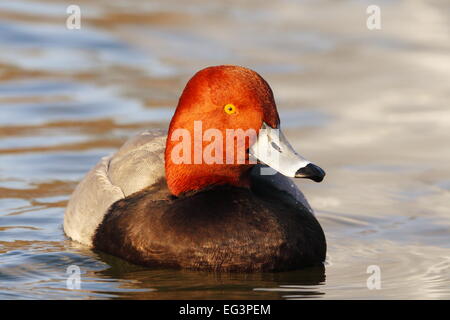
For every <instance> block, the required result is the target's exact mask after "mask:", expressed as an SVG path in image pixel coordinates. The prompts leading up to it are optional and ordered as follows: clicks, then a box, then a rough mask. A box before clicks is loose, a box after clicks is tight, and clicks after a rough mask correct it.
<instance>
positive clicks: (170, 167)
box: [166, 157, 252, 196]
mask: <svg viewBox="0 0 450 320" xmlns="http://www.w3.org/2000/svg"><path fill="white" fill-rule="evenodd" d="M251 167H252V166H251V165H225V164H222V165H207V164H174V163H173V162H172V161H171V160H170V159H167V157H166V180H167V186H168V187H169V190H170V192H171V193H172V194H173V195H175V196H177V195H180V194H182V193H186V192H190V191H196V190H201V189H204V188H207V187H210V186H214V185H232V186H236V187H250V169H251Z"/></svg>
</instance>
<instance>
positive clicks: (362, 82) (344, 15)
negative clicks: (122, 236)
mask: <svg viewBox="0 0 450 320" xmlns="http://www.w3.org/2000/svg"><path fill="white" fill-rule="evenodd" d="M71 4H76V5H78V6H79V7H80V9H81V29H79V30H76V29H75V30H70V29H67V28H66V20H67V18H68V17H69V14H67V13H66V9H67V7H68V6H69V5H71ZM371 4H375V5H378V6H379V7H380V9H381V30H369V29H368V28H367V26H366V20H367V18H368V17H369V15H368V14H367V13H366V9H367V7H368V6H369V5H371ZM449 12H450V2H449V1H447V0H428V1H425V0H413V1H411V0H408V1H407V0H403V1H402V0H391V1H389V0H383V1H382V0H375V1H363V0H359V1H358V0H352V1H351V0H341V1H335V0H329V1H325V0H315V1H312V0H310V1H308V0H303V1H302V0H281V1H272V2H267V1H256V0H249V1H229V0H228V1H219V0H217V1H206V0H203V1H202V0H187V1H173V0H152V1H142V0H115V1H111V0H98V1H95V3H94V2H93V1H87V0H76V1H70V2H69V1H63V0H40V1H32V0H27V1H25V0H14V1H1V2H0V45H1V47H0V298H3V299H28V298H30V299H53V298H58V299H65V298H69V299H83V298H93V299H110V298H115V299H117V298H134V299H172V298H177V299H182V298H190V299H203V298H205V299H206V298H209V299H221V298H223V299H239V298H250V299H295V298H321V299H322V298H324V299H327V298H332V299H337V298H343V299H348V298H353V299H359V298H369V299H372V298H373V299H392V298H413V299H415V298H422V299H439V298H446V299H449V298H450V209H449V203H450V165H449V163H450V145H449V138H450V105H449V101H450V15H449ZM218 64H237V65H242V66H246V67H249V68H252V69H254V70H255V71H257V72H258V73H260V74H261V75H262V76H263V77H264V78H265V79H266V80H267V81H268V82H269V84H270V85H271V86H272V89H273V91H274V94H275V99H276V101H277V105H278V109H279V112H280V116H281V122H282V126H283V128H284V131H285V134H286V135H287V137H288V139H289V140H290V141H291V143H292V144H293V146H294V148H295V149H296V150H298V151H299V152H300V153H301V154H302V155H304V156H305V157H307V158H308V159H310V160H311V161H313V162H314V163H316V164H318V165H320V166H321V167H322V168H324V169H325V170H326V172H327V177H326V179H325V181H324V182H322V183H321V184H315V183H313V182H309V181H305V180H301V181H298V180H297V181H296V183H297V184H298V186H299V187H300V188H301V190H302V191H303V192H304V193H305V195H306V197H307V198H308V199H309V201H310V203H311V205H312V207H313V208H314V209H315V210H316V216H317V218H318V219H319V221H320V223H321V224H322V227H323V228H324V231H325V234H326V236H327V240H328V247H329V248H328V256H327V261H326V264H325V267H324V268H323V269H322V268H314V269H305V270H299V271H294V272H283V273H264V274H213V273H202V272H191V271H173V270H145V269H143V268H140V267H136V266H131V265H129V264H127V263H124V262H123V261H121V260H119V259H116V258H113V257H111V256H106V255H102V254H98V253H95V252H92V251H90V250H89V249H86V248H84V247H82V246H78V245H77V244H76V243H73V242H71V241H69V240H68V239H67V238H66V237H65V236H64V233H63V231H62V221H63V214H64V208H65V206H66V203H67V200H68V197H69V195H70V193H71V192H72V190H73V189H74V187H75V186H76V184H77V182H78V181H79V180H80V179H81V178H82V177H83V175H84V174H85V173H86V172H87V171H88V170H89V169H90V168H91V167H92V166H93V165H94V164H95V163H96V162H97V161H98V160H99V158H100V157H102V156H104V155H107V154H109V153H111V152H114V150H115V149H116V148H117V147H119V146H120V145H121V144H122V143H123V142H124V141H125V140H126V139H127V138H129V137H130V136H132V135H134V134H135V133H137V132H139V131H142V130H145V129H149V128H155V127H157V128H165V127H167V125H168V121H169V120H170V118H171V116H172V114H173V111H174V107H175V106H176V103H177V100H178V97H179V94H180V93H181V90H182V89H183V87H184V85H185V83H186V82H187V80H188V79H189V78H190V77H191V76H192V75H193V74H194V73H195V72H196V71H198V70H199V69H201V68H203V67H206V66H210V65H218ZM70 265H76V266H79V267H80V270H81V273H82V275H81V289H80V290H68V289H67V287H66V279H67V277H68V275H67V274H66V270H67V267H68V266H70ZM371 265H375V266H378V267H379V268H380V270H381V289H380V290H369V289H368V287H367V285H366V282H367V279H368V278H369V276H370V275H371V274H370V273H367V268H368V267H369V266H371Z"/></svg>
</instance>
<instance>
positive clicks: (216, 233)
mask: <svg viewBox="0 0 450 320" xmlns="http://www.w3.org/2000/svg"><path fill="white" fill-rule="evenodd" d="M279 129H280V119H279V116H278V111H277V108H276V105H275V101H274V97H273V93H272V90H271V88H270V87H269V85H268V84H267V82H266V81H265V80H264V79H263V78H262V77H261V76H260V75H258V74H257V73H256V72H254V71H252V70H249V69H246V68H243V67H238V66H215V67H208V68H205V69H203V70H201V71H199V72H197V73H196V74H195V75H194V76H193V77H192V78H191V79H190V80H189V82H188V83H187V85H186V88H185V89H184V91H183V93H182V95H181V97H180V99H179V102H178V106H177V108H176V110H175V114H174V115H173V118H172V120H171V122H170V126H169V130H168V133H166V132H164V131H162V130H148V131H145V132H143V133H141V134H139V135H137V136H135V137H133V138H131V139H130V140H129V141H127V142H126V143H125V144H124V145H123V146H122V147H121V148H120V149H119V150H118V151H117V152H116V153H115V154H114V155H112V156H108V157H104V158H102V159H101V161H100V162H99V163H98V164H97V165H96V166H95V167H94V168H93V169H92V170H91V171H90V172H89V173H88V174H87V175H86V176H85V177H84V179H83V180H82V181H81V182H80V183H79V185H78V186H77V187H76V189H75V191H74V192H73V194H72V196H71V198H70V200H69V203H68V206H67V209H66V212H65V216H64V231H65V233H66V234H67V236H69V237H70V238H71V239H73V240H76V241H78V242H80V243H82V244H85V245H88V246H90V247H92V248H94V249H96V250H100V251H103V252H106V253H109V254H111V255H114V256H118V257H121V258H123V259H125V260H127V261H130V262H132V263H135V264H140V265H145V266H148V267H175V268H188V269H197V270H211V271H241V272H252V271H281V270H292V269H297V268H301V267H306V266H313V265H320V264H322V262H323V261H324V260H325V254H326V241H325V235H324V233H323V230H322V228H321V226H320V224H319V223H318V221H317V220H316V218H315V217H314V214H313V211H312V209H311V208H310V206H309V204H308V203H307V201H306V199H305V198H304V196H303V194H302V193H301V192H300V190H299V189H298V188H297V187H296V185H295V184H294V183H293V181H292V180H291V179H290V178H288V177H293V178H309V179H312V180H314V181H317V182H320V181H322V179H323V177H324V176H325V172H324V171H323V170H322V169H320V168H319V167H318V166H316V165H314V164H312V163H310V162H309V161H307V160H305V159H304V158H302V157H301V156H300V155H299V154H297V153H296V152H295V151H294V150H293V148H292V147H291V145H290V144H289V142H288V141H287V140H286V138H285V136H284V135H283V133H282V132H281V131H280V130H279ZM230 132H231V133H236V132H238V133H237V134H235V135H234V136H233V135H231V138H230V139H228V138H229V136H230ZM242 132H244V135H242ZM252 132H254V135H252V134H251V133H252ZM239 133H241V134H239ZM230 142H231V143H230ZM234 142H236V143H235V144H234ZM229 145H231V147H230V146H229ZM239 148H240V149H239ZM241 149H242V150H244V152H240V151H241ZM256 160H258V161H257V162H256ZM275 170H276V171H275Z"/></svg>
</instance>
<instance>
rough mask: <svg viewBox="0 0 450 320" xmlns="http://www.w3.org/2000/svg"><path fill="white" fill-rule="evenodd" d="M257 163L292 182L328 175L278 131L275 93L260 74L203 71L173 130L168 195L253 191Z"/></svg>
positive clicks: (189, 85) (183, 101)
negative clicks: (223, 188)
mask: <svg viewBox="0 0 450 320" xmlns="http://www.w3.org/2000/svg"><path fill="white" fill-rule="evenodd" d="M256 159H257V160H259V161H260V162H262V163H265V164H266V165H268V166H270V167H271V168H273V169H275V170H276V171H278V172H280V173H282V174H284V175H286V176H289V177H295V178H309V179H312V180H314V181H317V182H320V181H322V179H323V177H324V176H325V172H324V171H323V170H322V169H321V168H319V167H318V166H316V165H314V164H312V163H310V162H309V161H307V160H305V159H304V158H303V157H301V156H300V155H299V154H297V153H296V152H295V151H294V149H293V148H292V147H291V145H290V144H289V142H288V141H287V140H286V138H285V136H284V135H283V133H282V132H281V131H280V118H279V116H278V111H277V107H276V104H275V101H274V98H273V93H272V90H271V89H270V87H269V85H268V84H267V82H266V81H265V80H264V79H263V78H262V77H261V76H260V75H259V74H257V73H256V72H254V71H252V70H250V69H246V68H243V67H238V66H216V67H208V68H205V69H203V70H200V71H199V72H197V73H196V74H195V75H194V76H193V77H192V78H191V79H190V80H189V82H188V83H187V85H186V87H185V89H184V91H183V93H182V95H181V97H180V100H179V102H178V106H177V109H176V111H175V114H174V116H173V118H172V121H171V122H170V126H169V132H168V137H167V143H166V151H165V169H166V178H167V184H168V187H169V189H170V191H171V192H172V194H174V195H179V194H181V193H184V192H188V191H193V190H199V189H202V188H205V187H208V186H210V185H223V184H230V185H233V186H239V187H246V186H249V169H250V168H251V167H252V166H253V165H254V164H255V163H256ZM262 174H273V170H272V172H271V170H266V172H265V173H264V172H262Z"/></svg>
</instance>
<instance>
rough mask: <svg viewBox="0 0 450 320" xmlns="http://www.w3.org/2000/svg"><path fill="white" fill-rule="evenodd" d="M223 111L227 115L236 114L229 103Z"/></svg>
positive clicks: (234, 108)
mask: <svg viewBox="0 0 450 320" xmlns="http://www.w3.org/2000/svg"><path fill="white" fill-rule="evenodd" d="M223 110H224V111H225V112H226V113H228V114H233V113H236V107H235V106H234V104H231V103H229V104H227V105H226V106H225V107H223Z"/></svg>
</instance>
